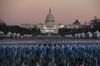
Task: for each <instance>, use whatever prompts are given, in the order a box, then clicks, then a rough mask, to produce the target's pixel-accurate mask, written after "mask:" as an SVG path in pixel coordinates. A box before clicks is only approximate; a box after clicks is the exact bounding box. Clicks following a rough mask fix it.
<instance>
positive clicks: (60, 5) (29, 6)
mask: <svg viewBox="0 0 100 66" xmlns="http://www.w3.org/2000/svg"><path fill="white" fill-rule="evenodd" d="M49 8H52V13H53V14H54V17H55V20H56V23H62V24H71V23H73V22H74V21H75V19H79V21H80V22H81V23H84V22H86V21H89V20H90V19H92V18H93V17H94V16H97V17H98V18H100V0H0V19H2V20H4V21H5V22H6V23H7V24H24V23H31V24H38V23H44V22H45V17H46V15H47V14H48V11H49Z"/></svg>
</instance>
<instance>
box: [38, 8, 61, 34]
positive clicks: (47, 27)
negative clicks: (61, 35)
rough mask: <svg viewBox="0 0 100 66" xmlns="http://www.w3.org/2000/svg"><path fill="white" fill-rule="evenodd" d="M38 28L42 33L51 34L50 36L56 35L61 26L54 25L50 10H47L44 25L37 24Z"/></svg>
mask: <svg viewBox="0 0 100 66" xmlns="http://www.w3.org/2000/svg"><path fill="white" fill-rule="evenodd" d="M38 27H39V28H40V30H41V32H42V33H48V34H49V33H51V34H57V33H58V29H59V28H62V25H61V24H60V25H57V24H55V18H54V16H53V14H52V12H51V8H50V10H49V13H48V14H47V16H46V19H45V24H41V23H40V24H38Z"/></svg>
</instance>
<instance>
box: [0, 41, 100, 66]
mask: <svg viewBox="0 0 100 66" xmlns="http://www.w3.org/2000/svg"><path fill="white" fill-rule="evenodd" d="M0 66H100V43H99V42H93V43H92V42H91V43H87V42H82V43H81V42H79V43H74V42H71V43H62V42H54V43H52V42H48V43H46V42H44V43H41V42H39V43H38V42H36V43H35V42H34V43H24V44H23V43H18V44H17V43H16V44H15V43H14V44H13V43H12V44H9V43H0Z"/></svg>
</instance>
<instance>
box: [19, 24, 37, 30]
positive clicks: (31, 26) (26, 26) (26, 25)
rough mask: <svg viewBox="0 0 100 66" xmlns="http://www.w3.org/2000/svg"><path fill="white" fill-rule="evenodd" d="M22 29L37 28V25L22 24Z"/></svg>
mask: <svg viewBox="0 0 100 66" xmlns="http://www.w3.org/2000/svg"><path fill="white" fill-rule="evenodd" d="M20 27H23V28H27V29H30V28H33V27H35V25H33V24H29V23H27V24H21V25H20Z"/></svg>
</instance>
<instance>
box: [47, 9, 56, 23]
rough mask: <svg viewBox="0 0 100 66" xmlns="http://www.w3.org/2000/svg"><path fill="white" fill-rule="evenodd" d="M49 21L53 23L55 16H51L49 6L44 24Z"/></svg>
mask: <svg viewBox="0 0 100 66" xmlns="http://www.w3.org/2000/svg"><path fill="white" fill-rule="evenodd" d="M49 22H50V23H54V22H55V18H54V16H53V14H52V13H51V8H50V10H49V13H48V14H47V16H46V20H45V23H46V24H47V23H49Z"/></svg>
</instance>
